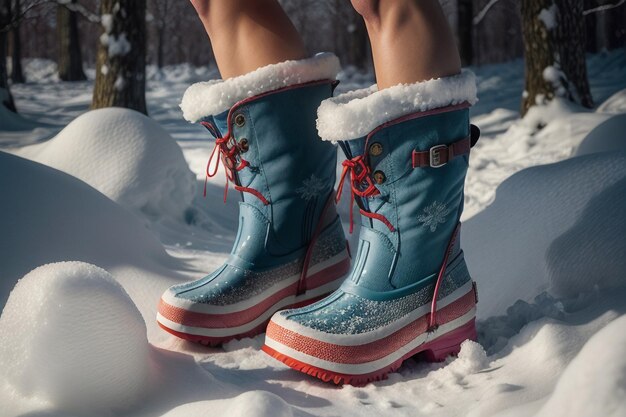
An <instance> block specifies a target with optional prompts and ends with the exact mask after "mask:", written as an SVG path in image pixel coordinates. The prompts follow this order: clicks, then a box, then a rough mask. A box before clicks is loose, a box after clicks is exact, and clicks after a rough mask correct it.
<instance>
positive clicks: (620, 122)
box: [576, 98, 626, 155]
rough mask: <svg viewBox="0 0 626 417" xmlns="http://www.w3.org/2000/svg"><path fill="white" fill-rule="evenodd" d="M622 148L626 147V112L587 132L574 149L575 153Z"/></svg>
mask: <svg viewBox="0 0 626 417" xmlns="http://www.w3.org/2000/svg"><path fill="white" fill-rule="evenodd" d="M625 100H626V98H625ZM624 149H626V114H618V115H615V116H613V117H611V118H610V119H608V120H606V121H605V122H603V123H600V124H599V125H598V126H596V127H595V128H594V129H593V130H592V131H591V132H589V134H587V136H585V139H584V140H583V141H582V142H581V144H580V145H579V146H578V149H576V155H587V154H590V153H595V152H612V151H619V150H624Z"/></svg>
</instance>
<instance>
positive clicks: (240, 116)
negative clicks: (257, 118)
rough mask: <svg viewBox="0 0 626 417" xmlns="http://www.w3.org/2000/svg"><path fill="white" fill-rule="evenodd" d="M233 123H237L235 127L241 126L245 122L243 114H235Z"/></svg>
mask: <svg viewBox="0 0 626 417" xmlns="http://www.w3.org/2000/svg"><path fill="white" fill-rule="evenodd" d="M235 124H236V125H237V127H242V126H243V125H245V124H246V118H245V117H244V115H243V114H238V115H237V116H235Z"/></svg>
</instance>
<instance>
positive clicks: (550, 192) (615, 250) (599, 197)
mask: <svg viewBox="0 0 626 417" xmlns="http://www.w3.org/2000/svg"><path fill="white" fill-rule="evenodd" d="M624 195H626V153H625V152H616V153H595V154H591V155H585V156H580V157H576V158H572V159H569V160H566V161H563V162H559V163H556V164H550V165H543V166H538V167H533V168H528V169H525V170H522V171H520V172H518V173H516V174H514V175H513V176H511V177H510V178H509V179H507V180H506V181H504V182H503V183H502V184H501V185H500V186H499V187H498V189H497V192H496V199H495V201H494V203H493V204H492V205H491V206H489V207H487V208H486V209H485V210H484V211H482V212H480V213H479V214H477V215H476V216H474V217H472V218H471V219H469V220H468V221H466V222H465V223H464V225H463V233H462V240H463V247H464V251H465V256H466V259H467V263H468V266H469V269H470V272H471V273H472V275H473V276H474V279H475V280H476V281H477V282H478V290H479V297H480V298H481V300H483V302H482V303H481V304H480V307H479V309H478V314H479V317H480V318H486V317H489V316H492V315H500V314H503V313H504V312H505V311H506V309H507V307H509V306H511V305H513V304H514V303H515V302H516V301H517V300H518V299H521V300H523V301H527V302H529V301H532V300H533V299H534V298H535V297H536V296H537V295H538V294H541V293H542V292H544V291H546V290H549V291H550V292H551V293H552V294H554V295H557V296H576V295H577V294H578V293H580V292H584V291H588V290H591V289H593V288H594V287H596V286H597V287H599V288H600V289H602V288H613V287H616V286H621V285H625V284H626V258H625V257H624V256H623V254H624V253H626V240H625V239H624V238H623V237H624V235H626V218H624V216H623V215H622V214H620V213H624V212H626V200H625V199H624V198H623V196H624ZM503 276H506V277H507V279H502V277H503Z"/></svg>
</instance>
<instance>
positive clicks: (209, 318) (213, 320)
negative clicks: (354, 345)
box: [158, 257, 350, 329]
mask: <svg viewBox="0 0 626 417" xmlns="http://www.w3.org/2000/svg"><path fill="white" fill-rule="evenodd" d="M349 269H350V258H349V257H346V258H345V259H343V260H341V261H340V262H337V263H336V264H334V265H331V266H330V267H328V268H326V269H323V270H321V271H319V272H317V273H315V274H313V275H311V276H310V277H308V278H307V286H308V290H309V291H310V290H314V289H316V288H318V287H320V286H322V285H326V284H328V283H330V282H332V281H335V280H337V279H339V278H342V277H343V276H344V275H345V274H346V273H347V272H348V270H349ZM297 288H298V283H297V282H294V283H293V284H292V285H290V286H288V287H286V288H283V289H282V290H280V291H278V292H276V293H274V294H272V295H271V296H269V297H267V298H266V299H265V300H263V301H261V302H260V303H258V304H257V305H255V306H253V307H250V308H248V309H246V310H242V311H239V312H236V313H228V314H205V313H198V312H194V311H188V310H185V309H184V308H180V307H176V306H173V305H171V304H168V303H166V302H165V301H164V300H163V299H161V300H160V302H159V307H158V311H159V313H160V314H161V315H162V316H163V317H165V318H166V319H168V320H171V321H173V322H175V323H179V324H182V325H184V326H191V327H203V328H208V329H215V328H220V329H223V328H228V327H237V326H242V325H244V324H246V323H249V322H251V321H252V320H255V319H256V318H257V317H259V316H261V315H262V314H263V313H265V312H266V311H267V310H268V309H270V308H271V307H272V306H274V305H275V304H276V303H278V302H279V301H280V300H282V299H284V298H287V297H289V296H292V295H294V294H295V293H296V290H297ZM309 303H310V302H309ZM283 308H286V307H283Z"/></svg>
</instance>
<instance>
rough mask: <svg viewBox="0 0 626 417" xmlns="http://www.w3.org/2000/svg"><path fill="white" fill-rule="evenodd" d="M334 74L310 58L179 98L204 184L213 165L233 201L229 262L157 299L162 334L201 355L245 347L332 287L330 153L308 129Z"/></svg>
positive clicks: (330, 64)
mask: <svg viewBox="0 0 626 417" xmlns="http://www.w3.org/2000/svg"><path fill="white" fill-rule="evenodd" d="M338 70H339V61H338V59H337V57H335V56H334V55H332V54H318V55H316V56H315V57H313V58H310V59H305V60H299V61H286V62H282V63H279V64H275V65H269V66H267V67H263V68H260V69H258V70H256V71H254V72H251V73H248V74H245V75H242V76H239V77H235V78H231V79H227V80H225V81H211V82H207V83H199V84H195V85H193V86H191V87H190V88H189V89H188V90H187V92H186V93H185V96H184V97H183V101H182V103H181V108H182V109H183V113H184V116H185V118H186V119H188V120H190V121H194V122H195V121H199V122H200V123H201V124H202V125H204V126H205V127H206V128H207V129H208V130H209V131H210V132H211V133H212V134H213V135H214V136H215V138H216V140H215V148H214V150H213V155H212V158H211V159H213V158H214V157H215V156H217V158H218V159H217V160H216V161H213V162H211V160H210V161H209V164H208V167H207V175H208V176H213V175H214V174H215V172H216V171H217V168H218V166H219V163H220V161H221V162H222V163H223V164H224V166H225V170H226V177H227V186H228V182H229V181H230V182H233V183H234V188H235V189H236V190H238V191H240V192H241V195H242V199H243V201H242V202H240V205H239V230H238V232H237V237H236V240H235V243H234V247H233V249H232V252H231V254H230V257H229V258H228V260H227V261H226V262H225V263H224V264H223V265H222V266H221V267H220V268H218V269H217V270H216V271H214V272H213V273H211V274H209V275H208V276H206V277H204V278H202V279H200V280H197V281H194V282H190V283H186V284H181V285H175V286H173V287H171V288H169V289H168V290H167V291H166V292H165V293H164V294H163V296H162V298H161V301H160V303H159V307H158V314H157V321H158V323H159V325H160V326H161V327H162V328H163V329H165V330H166V331H168V332H170V333H172V334H174V335H176V336H178V337H181V338H183V339H187V340H191V341H197V342H201V343H203V344H209V345H217V344H220V343H223V342H226V341H229V340H231V339H238V338H242V337H251V336H254V335H257V334H259V333H262V332H263V331H264V330H265V326H266V325H267V322H268V320H269V319H270V317H271V316H272V314H274V313H275V312H276V311H278V310H279V309H281V308H286V307H295V306H303V305H307V304H309V303H312V302H313V301H316V300H319V299H320V298H322V297H324V296H326V295H327V294H329V293H331V292H333V291H334V290H336V289H337V288H338V287H339V286H340V284H341V282H342V281H343V279H342V278H343V277H344V275H345V274H346V273H347V272H348V271H349V268H350V257H349V254H348V250H347V246H346V240H345V236H344V233H343V229H342V226H341V222H340V219H339V217H338V215H337V212H336V209H335V201H334V199H335V198H334V191H333V187H334V183H335V170H336V163H337V150H336V147H334V146H333V145H332V144H330V143H325V142H322V141H321V140H320V139H319V137H318V135H317V131H316V129H315V118H316V110H317V107H318V106H319V104H320V102H321V101H322V100H324V99H326V98H328V97H330V96H331V95H332V90H333V86H334V83H335V81H334V80H335V76H336V74H337V72H338Z"/></svg>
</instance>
